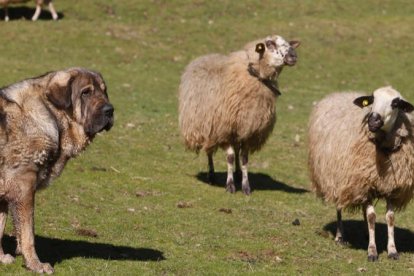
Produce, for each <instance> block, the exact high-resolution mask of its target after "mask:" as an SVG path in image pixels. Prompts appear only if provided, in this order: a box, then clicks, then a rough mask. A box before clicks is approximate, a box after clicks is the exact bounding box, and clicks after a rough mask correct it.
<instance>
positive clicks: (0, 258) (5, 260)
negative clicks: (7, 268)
mask: <svg viewBox="0 0 414 276" xmlns="http://www.w3.org/2000/svg"><path fill="white" fill-rule="evenodd" d="M13 262H14V257H13V256H12V255H10V254H3V255H0V263H2V264H11V263H13Z"/></svg>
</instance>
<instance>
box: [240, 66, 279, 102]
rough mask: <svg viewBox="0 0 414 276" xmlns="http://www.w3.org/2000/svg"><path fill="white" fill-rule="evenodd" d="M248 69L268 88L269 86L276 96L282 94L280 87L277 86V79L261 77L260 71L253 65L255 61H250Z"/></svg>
mask: <svg viewBox="0 0 414 276" xmlns="http://www.w3.org/2000/svg"><path fill="white" fill-rule="evenodd" d="M247 71H248V72H249V74H250V75H251V76H253V77H255V78H257V79H258V80H259V81H260V82H261V83H263V84H264V85H265V86H266V87H267V88H269V89H270V91H272V92H273V93H274V94H275V95H276V96H280V95H282V93H281V92H280V90H279V88H278V87H277V82H276V80H273V79H272V77H269V78H261V77H260V74H259V72H258V71H257V70H256V69H255V68H254V67H253V63H249V65H248V67H247Z"/></svg>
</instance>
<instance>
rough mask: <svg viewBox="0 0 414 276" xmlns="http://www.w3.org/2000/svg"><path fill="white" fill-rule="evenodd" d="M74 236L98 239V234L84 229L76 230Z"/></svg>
mask: <svg viewBox="0 0 414 276" xmlns="http://www.w3.org/2000/svg"><path fill="white" fill-rule="evenodd" d="M76 234H77V235H79V236H85V237H92V238H96V237H98V233H97V232H96V231H95V230H92V229H86V228H77V229H76Z"/></svg>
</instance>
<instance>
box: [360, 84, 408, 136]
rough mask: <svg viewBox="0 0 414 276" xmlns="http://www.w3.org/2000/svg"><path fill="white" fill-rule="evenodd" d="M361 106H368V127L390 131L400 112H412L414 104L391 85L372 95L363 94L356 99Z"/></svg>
mask: <svg viewBox="0 0 414 276" xmlns="http://www.w3.org/2000/svg"><path fill="white" fill-rule="evenodd" d="M354 104H356V105H357V106H359V107H361V108H365V107H368V108H370V111H369V113H368V128H369V130H370V131H371V132H377V131H378V130H382V131H384V132H386V133H388V132H390V131H391V130H392V128H393V127H394V123H395V120H396V119H397V116H398V112H400V111H402V112H412V111H413V110H414V106H413V105H412V104H410V103H409V102H407V101H405V100H404V99H403V98H402V97H401V94H400V93H399V92H398V91H397V90H395V89H393V88H392V87H391V86H387V87H382V88H379V89H377V90H375V91H374V93H373V94H372V95H371V96H362V97H359V98H356V99H355V100H354Z"/></svg>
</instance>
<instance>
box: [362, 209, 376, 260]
mask: <svg viewBox="0 0 414 276" xmlns="http://www.w3.org/2000/svg"><path fill="white" fill-rule="evenodd" d="M365 210H366V216H367V222H368V234H369V243H368V261H371V262H374V261H377V260H378V253H377V246H376V244H375V219H376V215H375V210H374V206H372V204H368V205H367V206H366V208H365Z"/></svg>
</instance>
